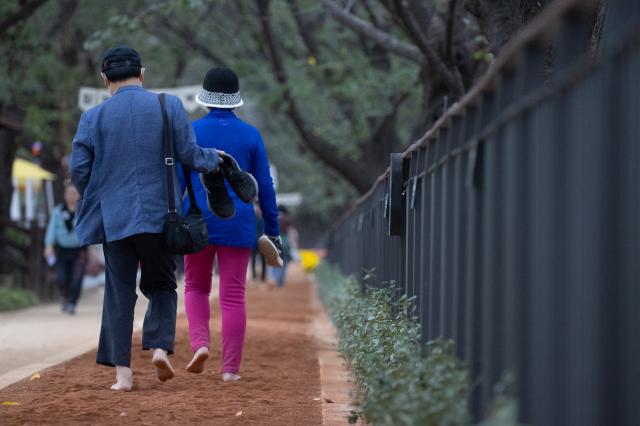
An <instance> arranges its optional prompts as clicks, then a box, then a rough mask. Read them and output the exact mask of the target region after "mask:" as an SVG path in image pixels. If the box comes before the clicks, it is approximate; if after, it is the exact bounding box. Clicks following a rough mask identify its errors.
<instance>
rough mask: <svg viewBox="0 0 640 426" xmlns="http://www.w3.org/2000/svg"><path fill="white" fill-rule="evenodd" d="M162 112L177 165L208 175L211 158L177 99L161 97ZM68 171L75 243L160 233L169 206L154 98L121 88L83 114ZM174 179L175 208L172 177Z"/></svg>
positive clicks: (213, 163) (213, 156)
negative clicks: (74, 198) (76, 195)
mask: <svg viewBox="0 0 640 426" xmlns="http://www.w3.org/2000/svg"><path fill="white" fill-rule="evenodd" d="M166 107H167V116H168V119H169V125H170V128H171V129H172V137H173V142H174V147H175V158H176V160H177V161H179V162H180V163H183V164H185V165H186V166H188V167H191V168H193V169H195V170H198V171H200V172H204V173H206V172H209V171H211V170H214V169H215V168H216V167H217V165H218V162H219V158H218V154H217V152H216V151H215V150H208V149H202V148H200V147H198V146H197V145H196V143H195V135H194V133H193V129H192V127H191V123H190V121H189V117H188V116H187V114H186V112H185V111H184V108H183V107H182V103H181V102H180V99H178V98H177V97H175V96H167V98H166ZM177 169H178V167H174V172H175V170H177ZM70 171H71V180H72V181H73V183H74V185H75V186H76V188H77V189H78V191H79V192H80V197H81V199H80V201H79V202H78V208H77V216H78V217H77V224H76V231H77V234H78V238H79V240H80V243H81V244H82V245H89V244H97V243H101V242H104V241H107V242H111V241H117V240H121V239H123V238H126V237H129V236H131V235H135V234H141V233H160V232H162V230H163V225H164V222H165V218H166V215H167V210H168V203H167V182H166V166H165V162H164V154H163V147H162V114H161V112H160V102H159V101H158V95H156V94H154V93H151V92H147V91H146V90H145V89H144V88H142V87H141V86H125V87H121V88H120V89H119V90H118V91H117V92H116V93H115V94H114V95H113V97H111V98H110V99H108V100H106V101H104V102H103V103H101V104H100V105H98V106H96V107H94V108H91V109H90V110H88V111H86V112H85V113H84V114H82V117H81V118H80V123H79V124H78V130H77V133H76V136H75V138H74V139H73V147H72V151H71V161H70ZM174 179H175V182H176V185H175V189H176V191H175V197H176V205H178V206H179V205H180V204H179V203H180V198H179V197H180V192H179V190H180V185H179V180H178V179H179V178H178V173H177V172H175V173H174Z"/></svg>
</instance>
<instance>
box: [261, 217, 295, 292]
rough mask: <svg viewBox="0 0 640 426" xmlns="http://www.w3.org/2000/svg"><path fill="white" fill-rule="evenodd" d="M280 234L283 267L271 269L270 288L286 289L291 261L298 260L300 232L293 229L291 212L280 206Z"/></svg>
mask: <svg viewBox="0 0 640 426" xmlns="http://www.w3.org/2000/svg"><path fill="white" fill-rule="evenodd" d="M278 211H279V218H278V223H279V225H280V233H281V235H282V255H281V258H282V266H280V267H278V266H270V267H269V283H268V284H269V287H270V288H275V287H277V288H284V284H285V282H286V280H287V269H288V266H289V263H291V261H293V260H296V259H297V258H298V254H297V253H298V230H297V229H295V228H294V227H293V223H292V221H291V217H290V216H289V211H288V210H287V208H286V207H284V206H278Z"/></svg>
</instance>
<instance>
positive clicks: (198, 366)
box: [186, 346, 209, 374]
mask: <svg viewBox="0 0 640 426" xmlns="http://www.w3.org/2000/svg"><path fill="white" fill-rule="evenodd" d="M207 358H209V349H208V348H205V347H204V346H203V347H201V348H198V349H197V350H196V352H195V353H194V354H193V358H192V359H191V362H190V363H189V365H187V368H186V370H187V371H188V372H189V373H194V374H200V373H202V372H203V371H204V362H205V361H206V360H207Z"/></svg>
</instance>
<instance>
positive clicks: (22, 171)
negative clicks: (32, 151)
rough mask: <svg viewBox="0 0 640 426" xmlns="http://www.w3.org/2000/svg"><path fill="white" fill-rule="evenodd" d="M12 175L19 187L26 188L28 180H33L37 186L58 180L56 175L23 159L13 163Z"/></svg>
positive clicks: (17, 159)
mask: <svg viewBox="0 0 640 426" xmlns="http://www.w3.org/2000/svg"><path fill="white" fill-rule="evenodd" d="M11 174H12V176H13V178H14V179H15V180H16V181H18V185H19V186H20V187H23V186H24V183H25V181H26V180H27V179H31V180H32V181H33V183H34V184H35V185H36V186H39V184H40V182H41V181H43V180H55V179H56V175H54V174H53V173H51V172H48V171H46V170H45V169H43V168H42V167H40V166H38V165H37V164H35V163H32V162H30V161H27V160H23V159H22V158H16V159H15V160H14V161H13V170H12V173H11Z"/></svg>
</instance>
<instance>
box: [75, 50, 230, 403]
mask: <svg viewBox="0 0 640 426" xmlns="http://www.w3.org/2000/svg"><path fill="white" fill-rule="evenodd" d="M101 69H102V74H101V75H102V79H103V81H104V83H105V86H106V87H107V89H108V90H109V92H110V93H111V94H112V96H113V97H112V98H111V99H109V100H107V101H105V102H103V103H102V104H101V105H99V106H97V107H95V108H93V109H91V110H89V111H87V112H85V113H84V114H83V115H82V117H81V118H80V123H79V124H78V130H77V132H76V136H75V137H74V140H73V148H72V152H71V161H70V172H71V179H72V180H73V183H74V185H75V186H76V188H77V189H78V191H79V192H80V195H81V197H82V200H81V202H79V203H78V207H77V218H78V220H77V224H76V231H77V234H78V237H79V240H80V244H82V245H90V244H95V243H99V242H103V243H104V244H103V250H104V255H105V266H106V272H105V291H104V302H103V303H104V307H103V315H102V326H101V329H100V340H99V344H98V354H97V357H96V362H97V363H98V364H102V365H107V366H115V367H117V368H116V383H115V384H114V385H113V386H112V387H111V389H114V390H124V391H130V390H131V389H132V388H133V373H132V371H131V368H130V363H131V332H132V328H133V312H134V307H135V303H136V299H137V296H136V274H137V270H138V266H140V269H141V279H140V290H141V292H142V294H143V295H145V296H146V297H147V298H148V299H149V305H148V307H147V313H146V315H145V320H144V324H143V329H142V347H143V349H153V350H154V354H153V358H152V363H153V365H154V367H155V369H156V376H157V378H158V379H159V380H161V381H166V380H168V379H170V378H172V377H173V376H174V371H173V367H172V366H171V364H170V362H169V358H168V355H170V354H171V353H172V352H173V345H174V338H175V326H176V321H175V320H176V303H177V294H176V277H175V268H176V264H175V256H174V255H173V253H171V252H169V251H168V250H167V249H166V247H165V245H164V236H163V229H164V224H165V221H166V217H167V213H168V201H167V198H168V194H167V189H166V188H167V166H166V164H165V163H168V164H172V162H173V159H174V158H175V159H176V160H177V162H180V163H181V164H182V165H185V166H187V167H189V168H191V169H193V170H196V171H198V172H202V173H208V172H211V171H213V170H215V169H216V168H217V167H218V165H219V162H220V160H219V158H218V153H217V152H216V151H215V150H211V149H203V148H200V147H198V146H197V145H196V144H195V135H194V133H193V129H192V128H191V123H190V122H189V119H188V117H187V115H186V113H185V111H184V109H183V108H182V104H181V103H180V100H179V99H177V98H175V97H171V96H167V97H166V117H167V121H168V126H167V127H168V129H167V130H168V131H169V132H170V133H169V135H170V138H171V140H172V143H173V146H174V152H173V153H170V154H169V156H168V157H167V158H165V155H164V147H163V129H164V126H163V122H164V120H163V114H162V109H161V105H160V100H159V98H158V96H157V95H155V94H152V93H149V92H147V91H146V90H145V89H144V88H143V87H142V82H143V81H144V68H142V64H141V61H140V56H139V55H138V52H136V51H135V50H133V49H131V48H130V47H128V46H116V47H114V48H111V49H109V50H107V52H105V55H104V57H103V59H102V64H101ZM174 169H175V167H174ZM174 180H175V181H176V182H177V174H176V173H175V172H174ZM177 186H178V185H176V187H177ZM173 195H174V196H176V199H177V200H176V201H178V200H179V198H178V194H177V192H176V193H175V194H173ZM176 204H177V205H179V204H178V202H177V203H176Z"/></svg>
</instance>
